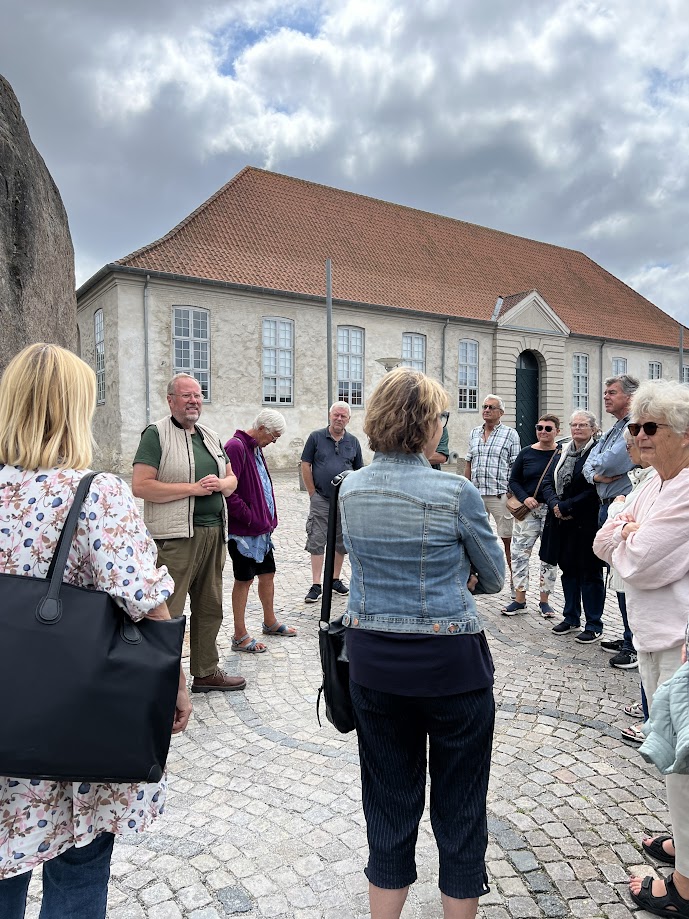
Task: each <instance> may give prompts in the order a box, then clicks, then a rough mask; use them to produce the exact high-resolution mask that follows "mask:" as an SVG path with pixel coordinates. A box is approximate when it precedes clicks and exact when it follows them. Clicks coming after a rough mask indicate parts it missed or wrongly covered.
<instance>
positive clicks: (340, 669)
mask: <svg viewBox="0 0 689 919" xmlns="http://www.w3.org/2000/svg"><path fill="white" fill-rule="evenodd" d="M349 471H350V470H345V471H344V472H341V473H340V474H339V475H337V476H335V478H334V479H333V483H332V484H333V494H332V496H331V498H330V509H329V511H328V538H327V542H326V547H325V566H324V570H323V600H322V602H321V618H320V622H319V629H318V646H319V650H320V654H321V669H322V671H323V683H322V685H321V688H320V689H319V690H318V698H317V699H316V715H317V716H318V723H319V725H320V723H321V719H320V711H319V709H320V701H321V694H322V695H323V698H324V700H325V717H326V718H327V719H328V721H329V722H330V723H331V724H332V725H333V727H335V728H337V730H338V731H339V732H340V734H348V733H349V732H350V731H353V730H354V713H353V711H352V699H351V696H350V694H349V661H348V660H347V655H346V653H345V627H344V626H343V625H342V617H341V616H340V617H339V618H337V619H335V620H331V619H330V608H331V605H332V597H333V571H334V569H335V536H336V533H337V496H338V494H339V491H340V485H341V484H342V482H343V480H344V478H345V476H346V475H348V474H349Z"/></svg>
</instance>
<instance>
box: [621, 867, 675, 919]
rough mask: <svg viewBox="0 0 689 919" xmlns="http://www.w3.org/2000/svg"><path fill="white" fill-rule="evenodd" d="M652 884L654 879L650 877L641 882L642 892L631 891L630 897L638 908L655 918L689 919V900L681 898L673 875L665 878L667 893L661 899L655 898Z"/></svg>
mask: <svg viewBox="0 0 689 919" xmlns="http://www.w3.org/2000/svg"><path fill="white" fill-rule="evenodd" d="M652 884H653V878H652V877H650V876H648V877H645V878H644V879H643V881H642V882H641V890H640V891H639V892H638V893H633V892H632V891H631V890H630V891H629V896H630V897H631V898H632V900H633V901H634V902H635V903H636V905H637V906H640V907H641V908H642V909H645V910H646V912H648V913H652V914H653V915H654V916H678V917H680V919H689V900H685V899H684V897H680V895H679V894H678V892H677V888H676V887H675V882H674V880H673V879H672V875H670V877H667V878H665V893H664V894H663V895H662V896H660V897H654V896H653V894H652V893H651V885H652Z"/></svg>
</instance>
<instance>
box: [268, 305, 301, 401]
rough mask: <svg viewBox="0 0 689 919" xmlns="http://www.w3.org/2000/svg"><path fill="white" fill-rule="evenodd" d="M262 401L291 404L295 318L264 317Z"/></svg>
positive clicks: (292, 399)
mask: <svg viewBox="0 0 689 919" xmlns="http://www.w3.org/2000/svg"><path fill="white" fill-rule="evenodd" d="M263 402H264V403H269V404H271V403H275V402H277V403H279V404H280V405H293V404H294V322H293V321H292V320H291V319H280V318H266V319H264V320H263Z"/></svg>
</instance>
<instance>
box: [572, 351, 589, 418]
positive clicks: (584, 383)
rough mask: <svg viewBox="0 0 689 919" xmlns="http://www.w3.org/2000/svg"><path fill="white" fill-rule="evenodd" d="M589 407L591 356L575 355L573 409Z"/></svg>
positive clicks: (573, 365) (573, 363)
mask: <svg viewBox="0 0 689 919" xmlns="http://www.w3.org/2000/svg"><path fill="white" fill-rule="evenodd" d="M588 407H589V356H588V354H575V355H574V356H573V358H572V408H584V409H588Z"/></svg>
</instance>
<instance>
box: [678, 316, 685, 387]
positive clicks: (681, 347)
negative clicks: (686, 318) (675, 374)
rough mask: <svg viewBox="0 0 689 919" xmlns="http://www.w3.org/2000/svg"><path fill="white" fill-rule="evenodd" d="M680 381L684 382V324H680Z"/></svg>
mask: <svg viewBox="0 0 689 919" xmlns="http://www.w3.org/2000/svg"><path fill="white" fill-rule="evenodd" d="M679 381H680V383H683V382H684V323H682V322H680V324H679Z"/></svg>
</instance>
